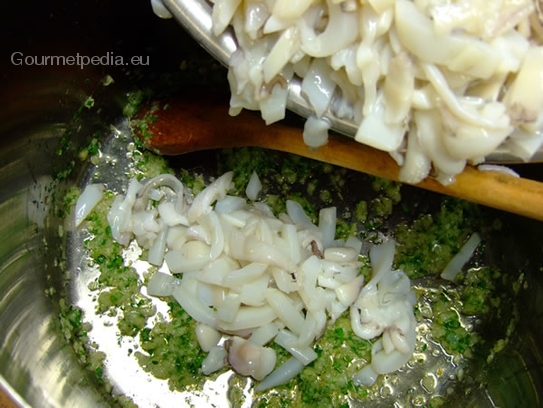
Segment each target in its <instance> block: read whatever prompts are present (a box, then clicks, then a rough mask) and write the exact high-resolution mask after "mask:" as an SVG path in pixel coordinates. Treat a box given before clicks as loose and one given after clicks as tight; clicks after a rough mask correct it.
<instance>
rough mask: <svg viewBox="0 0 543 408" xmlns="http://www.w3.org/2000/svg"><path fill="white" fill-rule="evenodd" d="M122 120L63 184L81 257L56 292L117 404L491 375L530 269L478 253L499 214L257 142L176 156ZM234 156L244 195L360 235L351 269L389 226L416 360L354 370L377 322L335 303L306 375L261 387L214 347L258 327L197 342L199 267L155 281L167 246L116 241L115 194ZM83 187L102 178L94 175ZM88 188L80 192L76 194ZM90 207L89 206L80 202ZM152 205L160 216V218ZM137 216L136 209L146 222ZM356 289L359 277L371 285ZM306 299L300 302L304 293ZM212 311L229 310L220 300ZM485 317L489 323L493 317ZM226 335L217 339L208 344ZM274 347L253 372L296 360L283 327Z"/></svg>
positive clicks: (348, 393) (205, 174) (256, 396)
mask: <svg viewBox="0 0 543 408" xmlns="http://www.w3.org/2000/svg"><path fill="white" fill-rule="evenodd" d="M129 134H130V131H129V127H128V123H126V122H123V123H120V124H117V126H116V128H114V130H113V132H112V135H111V137H110V138H109V139H107V140H98V139H95V140H93V142H92V143H91V144H90V146H89V147H88V149H86V150H85V151H83V152H82V154H81V158H82V159H83V160H85V161H87V162H88V166H87V172H88V173H87V174H88V179H87V182H86V186H82V188H81V189H76V190H73V191H70V192H69V193H68V194H67V195H66V199H65V210H66V213H69V214H70V215H67V218H66V230H67V233H66V239H67V240H68V246H69V247H70V244H72V246H73V247H79V248H80V251H75V252H72V253H68V254H67V258H68V259H67V260H68V265H69V266H70V265H71V266H72V267H73V268H71V267H69V269H73V270H74V271H75V272H72V273H74V276H72V277H71V280H72V282H71V284H70V286H71V288H72V292H71V293H69V294H68V296H67V299H66V300H64V301H62V302H61V305H62V314H61V317H60V319H61V323H62V327H63V330H64V332H65V336H66V338H67V339H69V340H70V342H71V344H72V345H73V346H74V348H75V350H76V352H77V353H78V354H79V355H80V357H81V360H82V362H83V363H84V364H85V365H87V366H88V367H89V369H91V370H92V371H93V372H95V374H96V377H97V381H99V382H100V383H102V385H103V387H104V392H106V393H110V394H111V395H112V398H113V400H112V401H114V402H115V403H119V404H121V405H125V404H128V405H131V404H132V403H135V404H137V405H140V406H146V405H150V404H153V403H157V404H158V405H160V406H169V405H168V404H171V405H172V406H173V405H175V404H176V403H177V404H178V403H179V401H180V399H182V400H183V401H185V402H186V403H187V404H189V405H197V404H198V403H199V402H207V403H213V402H215V403H220V401H223V402H224V401H225V400H229V401H231V402H232V403H233V404H234V405H235V406H248V405H251V404H255V405H256V406H284V405H296V406H298V405H306V406H315V405H327V406H349V405H357V403H360V402H361V403H364V402H367V401H372V403H373V404H375V405H379V404H383V405H390V404H391V403H396V404H397V405H398V406H409V405H419V406H440V405H442V404H444V403H446V401H447V397H448V396H449V395H450V394H451V393H462V394H469V393H471V392H476V390H477V387H478V386H479V385H478V381H477V380H476V379H477V378H478V377H479V376H484V373H485V370H486V369H487V365H489V364H491V363H492V360H493V357H494V354H495V353H496V352H498V351H499V350H500V349H501V348H503V347H504V346H505V345H506V344H507V341H508V337H509V335H510V334H511V331H512V330H513V329H514V324H515V321H516V315H517V313H518V311H517V310H516V309H515V307H511V304H512V303H511V302H510V300H511V299H512V298H513V297H514V296H515V293H516V292H517V291H518V290H519V289H520V288H521V286H522V275H521V274H520V275H519V274H518V273H516V274H515V273H509V274H505V273H502V271H500V270H499V269H497V268H496V267H495V266H494V265H486V263H485V262H484V250H485V248H484V246H485V236H486V235H487V234H492V233H494V232H499V229H500V222H499V220H493V219H489V218H488V216H485V214H486V213H484V212H481V211H480V210H479V208H478V207H477V206H476V205H472V204H469V203H466V202H463V201H458V200H454V199H451V198H443V199H441V202H440V204H439V205H437V206H432V205H429V204H428V205H426V204H425V202H426V200H427V196H426V195H425V194H426V193H422V192H417V194H416V196H413V197H411V196H410V194H409V191H408V192H407V193H406V194H403V193H402V191H401V188H400V185H399V184H395V183H392V182H388V181H386V180H381V179H375V178H370V177H368V176H366V175H362V174H356V173H352V172H350V171H346V170H345V169H341V168H337V167H333V166H330V165H326V164H322V163H317V162H313V161H309V160H306V159H302V158H299V157H294V156H289V155H283V154H280V153H273V152H268V151H262V150H258V149H240V150H230V151H220V152H217V153H216V159H215V160H216V165H215V164H213V162H214V161H215V160H211V164H210V163H209V160H207V161H206V162H202V163H201V162H199V160H200V159H201V157H200V156H199V155H197V154H196V155H195V156H194V158H192V159H191V158H190V157H188V156H187V157H181V158H179V159H171V160H169V161H167V160H165V159H164V158H162V157H158V156H156V155H154V154H152V153H150V152H147V151H144V150H141V149H140V148H139V147H138V145H137V143H134V141H132V140H131V138H130V136H129ZM202 157H203V156H202ZM208 157H209V156H208ZM230 171H231V172H232V173H231V176H232V185H229V186H228V187H229V188H228V195H229V196H233V197H243V202H244V203H249V204H251V203H253V202H258V203H260V204H259V205H266V206H267V207H266V208H267V210H269V211H270V212H271V213H270V214H268V216H269V217H271V216H274V217H279V219H280V218H281V217H282V216H280V215H279V214H281V213H289V211H288V210H287V206H292V203H298V204H299V205H300V208H302V209H303V214H305V215H306V216H307V217H308V219H309V221H310V222H311V223H312V224H313V225H316V226H317V228H318V225H319V211H320V209H322V208H330V207H335V208H336V218H335V228H334V229H335V233H334V234H333V235H334V236H333V239H334V240H343V241H342V242H343V243H345V242H346V240H349V239H351V240H355V241H356V242H358V243H360V244H359V245H360V246H358V247H357V250H358V251H359V252H360V256H359V257H358V259H357V262H359V263H358V266H357V271H358V272H357V275H356V276H359V277H360V278H359V280H358V282H360V283H361V284H362V285H364V284H365V285H367V286H371V285H368V282H371V279H372V274H373V273H374V270H372V267H371V266H372V261H371V260H370V255H371V252H370V251H371V250H372V248H374V246H375V245H378V244H380V243H382V242H386V241H387V239H394V241H395V242H396V246H395V253H394V262H393V265H392V270H396V269H398V270H402V271H403V272H405V274H406V275H407V276H408V277H409V280H410V285H409V289H410V290H412V291H413V294H414V296H413V300H412V302H413V303H411V304H414V306H413V307H412V308H410V307H407V310H406V311H407V312H410V313H411V312H412V314H413V316H414V322H415V323H414V335H415V342H414V345H413V350H411V353H410V354H409V357H408V358H406V361H407V364H405V365H404V364H403V363H402V364H400V366H399V367H400V368H399V369H398V367H394V368H393V369H392V372H387V373H385V374H382V375H374V376H373V377H375V378H373V379H372V380H368V377H367V376H366V377H364V376H363V377H360V374H357V373H359V372H360V370H362V369H363V368H364V367H368V366H370V365H371V362H372V349H373V355H374V356H375V354H376V353H377V352H378V351H379V350H380V348H379V346H380V347H382V343H383V341H384V340H383V339H382V337H381V336H378V335H376V336H372V337H368V338H361V337H360V336H359V335H357V334H356V332H355V331H353V326H352V321H353V316H352V313H353V312H352V310H351V312H350V311H349V310H348V309H347V307H343V308H342V309H341V310H339V313H338V315H337V316H333V318H331V313H330V310H327V312H326V314H327V317H328V324H326V326H325V329H324V330H323V331H322V332H319V333H317V334H316V335H315V336H314V338H315V341H314V343H313V342H312V343H311V345H310V347H309V349H307V348H306V350H305V351H306V353H307V354H306V356H307V355H312V356H314V357H312V360H311V361H309V362H307V364H306V365H304V366H303V368H302V369H301V370H299V374H297V375H296V376H294V378H292V379H291V380H289V381H287V382H286V383H285V384H282V385H278V386H272V388H270V389H259V388H258V384H259V381H256V380H254V378H252V377H251V376H250V374H251V373H250V372H245V371H243V369H240V368H239V367H237V366H236V363H235V362H234V361H232V359H231V358H226V356H225V355H224V354H220V353H224V352H225V350H226V349H227V348H228V347H230V350H231V348H232V347H233V346H232V343H231V342H232V339H233V338H236V339H239V340H235V341H237V342H241V341H242V340H243V341H245V340H244V339H246V338H250V335H251V333H250V331H247V332H245V333H242V332H237V333H230V335H229V336H227V339H230V340H227V341H229V342H230V344H229V345H228V346H225V345H224V343H220V342H218V341H217V338H216V339H215V340H214V343H215V344H211V345H209V344H208V347H204V348H205V349H206V351H203V349H202V347H201V346H202V342H204V343H206V342H205V341H203V340H202V335H201V334H202V328H203V330H206V329H207V328H206V327H203V326H202V324H201V323H197V321H196V320H195V319H194V311H193V309H191V307H190V305H188V306H187V305H185V308H186V309H184V308H183V307H182V306H181V305H180V304H179V303H178V302H177V301H176V299H178V298H179V297H178V296H175V294H174V295H173V296H170V295H169V294H170V293H172V291H173V290H175V288H176V287H177V286H180V283H182V282H183V280H187V281H188V275H190V273H185V274H181V275H182V276H183V277H182V278H181V279H178V278H180V277H181V275H178V276H177V277H176V278H171V279H170V280H168V283H167V284H164V283H163V282H159V284H158V286H159V287H161V288H162V289H164V288H165V287H167V286H168V285H173V286H172V288H173V289H172V288H170V289H171V290H172V291H170V292H167V293H166V292H165V293H162V292H160V291H159V292H158V293H155V294H158V295H159V296H158V297H157V296H150V295H149V291H151V292H152V291H153V289H152V285H151V283H152V282H153V280H155V284H156V277H157V276H160V275H159V274H157V272H158V271H160V272H163V273H166V274H167V275H166V276H168V278H169V271H168V270H167V268H165V267H164V265H163V264H162V261H161V260H160V259H159V260H158V261H156V260H155V261H152V258H153V249H152V247H153V245H152V244H149V243H147V244H146V243H145V242H144V241H145V240H144V239H139V240H137V241H136V240H132V237H133V236H132V235H130V236H128V237H126V239H127V240H126V241H125V242H121V244H119V242H117V241H116V240H115V238H114V236H115V234H116V233H115V231H114V229H115V224H114V223H112V221H111V209H112V207H113V208H115V206H116V205H117V207H118V205H119V203H120V202H121V201H122V200H121V199H122V198H124V197H127V194H128V192H127V186H128V185H129V182H130V180H131V179H134V180H139V182H141V183H142V184H145V181H146V180H150V179H153V177H156V176H158V175H164V174H169V175H174V176H175V179H176V180H180V182H181V183H182V184H183V186H184V188H185V189H184V191H183V193H184V194H185V195H186V198H187V200H188V201H187V202H190V201H192V199H193V197H197V196H198V194H199V193H201V192H202V191H203V190H204V189H205V188H206V186H208V185H209V184H210V182H211V181H212V180H216V179H217V178H218V176H220V175H222V174H224V173H226V172H230ZM255 173H256V174H258V176H259V180H260V182H261V185H262V187H261V189H260V188H259V189H257V190H256V191H257V196H256V199H255V197H254V196H253V193H254V192H253V193H251V195H252V196H253V200H251V199H246V195H247V194H249V193H248V192H247V191H246V188H247V185H248V184H250V183H251V177H253V179H254V174H255ZM162 179H164V177H162ZM172 180H173V178H172ZM88 186H94V187H92V188H85V187H88ZM156 187H157V188H154V189H151V190H152V191H151V190H150V191H147V193H149V194H150V196H151V198H150V200H149V204H148V206H147V209H149V211H151V210H152V209H153V208H154V209H156V210H157V212H158V209H159V207H160V201H161V200H162V199H163V198H164V197H166V198H167V197H168V195H171V189H170V188H163V187H160V186H156ZM230 187H232V188H230ZM92 190H95V191H94V192H93V191H92ZM82 192H85V193H84V194H81V193H82ZM93 195H94V199H93V198H92V196H93ZM79 197H83V198H81V199H79ZM89 197H90V198H89ZM116 197H119V198H116ZM78 199H79V200H80V202H79V205H77V204H76V203H77V201H78ZM116 199H117V204H115V200H116ZM83 200H87V201H86V202H87V205H83V206H81V202H82V201H83ZM232 200H236V199H235V198H232ZM93 201H94V203H96V205H95V206H93ZM163 201H164V200H163ZM165 201H168V200H165ZM173 203H174V201H172V204H173ZM287 203H290V204H287ZM223 204H224V203H223ZM82 207H86V208H87V210H86V212H80V211H83V210H82ZM89 210H92V211H90V212H89ZM161 210H163V208H161ZM267 210H266V211H267ZM253 211H254V209H253ZM108 214H110V219H109V220H108ZM300 214H301V213H300ZM292 216H293V215H292V213H290V218H291V219H292ZM157 219H158V216H156V215H155V217H154V221H156V220H157ZM148 221H149V220H148ZM151 221H152V220H151ZM77 223H80V224H79V225H78V226H77V227H76V226H75V224H77ZM144 223H145V220H142V223H141V226H143V225H144ZM133 227H134V228H137V227H138V225H134V226H133ZM117 232H119V231H117ZM193 232H194V233H196V232H197V231H196V230H195V231H193ZM200 232H202V231H200ZM475 233H477V234H478V235H480V236H481V238H482V243H481V244H479V245H478V246H477V249H476V250H475V253H474V254H469V256H468V258H466V259H467V260H468V263H467V264H466V266H465V267H463V268H462V266H461V265H460V266H457V267H456V269H457V270H456V271H455V273H453V274H452V275H451V276H449V277H448V279H443V278H441V277H440V274H441V273H442V272H443V270H444V269H445V268H446V267H447V264H449V262H450V261H451V259H453V258H455V259H457V257H455V255H456V254H457V253H458V252H459V251H460V249H461V248H462V246H463V245H464V244H465V243H466V241H468V240H469V239H470V237H473V236H474V234H475ZM117 239H119V235H117ZM120 239H121V240H122V239H123V238H120ZM338 242H339V241H338ZM349 242H354V241H349ZM316 250H317V251H318V248H317V249H316ZM375 256H377V255H375ZM150 260H151V262H149V261H150ZM153 263H154V264H156V265H153ZM166 265H169V264H168V259H166ZM169 266H171V265H169ZM373 269H375V268H373ZM389 272H390V270H389ZM457 272H458V273H457ZM409 280H408V282H409ZM176 285H177V286H176ZM277 286H279V285H277ZM156 287H157V286H156V285H155V289H156ZM170 289H166V291H168V290H170ZM185 289H186V288H185ZM361 289H362V292H363V291H364V286H362V288H361ZM327 290H328V289H327ZM208 295H209V294H208ZM206 296H207V295H206ZM204 297H205V296H204ZM247 302H248V303H250V301H247ZM362 303H363V302H362ZM351 304H352V302H351ZM349 305H350V304H349ZM300 307H301V309H303V311H304V312H306V310H305V308H306V307H307V306H303V307H302V306H300ZM351 309H352V308H351ZM404 309H405V308H404ZM209 310H213V312H216V313H221V311H220V309H218V308H217V307H216V306H214V308H209ZM191 316H192V317H191ZM381 318H386V316H381ZM207 326H209V324H208V325H207ZM283 326H284V324H283V325H279V328H281V327H283ZM488 327H492V328H493V330H492V331H491V332H490V331H488V330H485V329H487V328H488ZM197 329H199V330H197ZM287 329H289V330H286V331H285V330H284V327H283V332H284V333H287V334H284V336H287V335H288V332H292V328H291V327H288V326H287ZM224 331H229V330H224ZM215 335H216V333H212V337H213V336H215ZM284 336H283V337H284ZM213 338H215V337H213ZM283 340H284V339H283ZM287 340H288V338H287ZM379 342H380V343H381V345H378V346H376V344H377V343H379ZM208 343H209V341H208ZM286 343H288V341H286ZM217 344H218V345H219V346H220V347H219V350H216V348H213V347H214V346H216V345H217ZM279 344H282V346H280V345H279ZM290 345H292V343H291V344H290ZM266 347H267V348H269V349H270V350H272V351H273V353H274V355H275V362H274V363H275V364H272V365H271V366H270V367H271V368H268V370H267V372H266V373H265V374H262V375H254V373H252V374H253V377H255V378H258V380H261V379H263V378H266V377H267V374H268V373H269V372H270V371H271V370H272V369H274V368H275V367H280V366H281V365H282V364H283V363H284V362H287V361H289V360H292V359H291V353H292V348H289V347H288V345H287V347H285V342H284V341H283V342H282V341H281V340H279V341H277V338H276V340H275V341H271V342H269V344H267V345H266ZM210 349H213V350H216V351H218V352H219V354H218V355H219V357H218V359H217V360H216V361H215V362H214V364H216V368H214V369H209V367H210V365H209V364H210V361H209V357H208V351H210ZM289 350H290V351H289ZM298 351H299V350H298ZM295 352H296V351H295ZM209 354H211V353H209ZM206 362H207V366H206ZM202 364H204V365H203V366H202ZM206 367H207V368H206ZM232 368H234V370H232ZM215 369H216V370H217V371H215ZM235 370H237V371H238V374H236V373H235ZM204 372H206V374H207V375H206V374H204ZM239 373H241V374H239ZM366 374H367V372H366ZM357 375H358V377H357ZM370 377H371V376H370ZM361 378H362V379H361ZM373 381H375V382H374V383H373ZM372 383H373V384H372ZM142 384H144V385H142ZM255 387H256V388H255ZM262 388H266V387H262ZM143 389H145V391H142V390H143Z"/></svg>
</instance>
